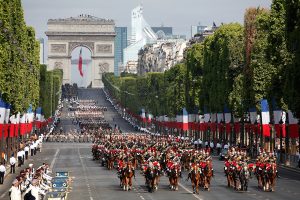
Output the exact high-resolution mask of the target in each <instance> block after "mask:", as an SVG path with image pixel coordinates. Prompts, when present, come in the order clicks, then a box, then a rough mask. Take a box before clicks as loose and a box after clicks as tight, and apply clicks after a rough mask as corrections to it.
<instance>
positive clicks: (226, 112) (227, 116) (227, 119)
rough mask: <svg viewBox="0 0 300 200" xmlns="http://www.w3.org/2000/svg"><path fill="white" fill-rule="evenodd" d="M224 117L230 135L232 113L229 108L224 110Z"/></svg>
mask: <svg viewBox="0 0 300 200" xmlns="http://www.w3.org/2000/svg"><path fill="white" fill-rule="evenodd" d="M224 116H225V130H226V133H227V135H228V134H230V133H231V126H230V122H231V112H230V110H229V109H228V108H227V107H225V108H224Z"/></svg>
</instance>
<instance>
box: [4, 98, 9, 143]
mask: <svg viewBox="0 0 300 200" xmlns="http://www.w3.org/2000/svg"><path fill="white" fill-rule="evenodd" d="M5 104H6V106H5V118H4V126H3V128H4V138H7V137H8V130H9V124H8V123H9V115H10V108H11V105H10V104H8V103H5Z"/></svg>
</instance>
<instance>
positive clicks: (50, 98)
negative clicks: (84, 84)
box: [40, 65, 63, 118]
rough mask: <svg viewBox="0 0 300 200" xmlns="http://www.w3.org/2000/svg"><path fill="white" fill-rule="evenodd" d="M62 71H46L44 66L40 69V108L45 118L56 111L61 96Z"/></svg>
mask: <svg viewBox="0 0 300 200" xmlns="http://www.w3.org/2000/svg"><path fill="white" fill-rule="evenodd" d="M62 78H63V71H62V70H61V69H55V70H51V71H47V66H46V65H41V67H40V107H42V108H43V112H44V115H45V118H48V117H50V116H52V115H53V114H54V112H55V110H56V109H57V106H58V102H59V98H60V96H61V86H62Z"/></svg>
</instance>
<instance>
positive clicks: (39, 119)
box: [35, 107, 42, 129]
mask: <svg viewBox="0 0 300 200" xmlns="http://www.w3.org/2000/svg"><path fill="white" fill-rule="evenodd" d="M35 117H36V121H35V124H36V127H37V128H38V129H40V128H41V127H42V108H41V107H38V108H37V109H36V114H35Z"/></svg>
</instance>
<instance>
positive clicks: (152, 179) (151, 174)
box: [145, 167, 160, 192]
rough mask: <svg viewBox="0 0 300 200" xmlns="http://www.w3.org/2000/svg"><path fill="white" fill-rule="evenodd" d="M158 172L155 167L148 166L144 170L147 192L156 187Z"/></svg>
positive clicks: (154, 189) (152, 190)
mask: <svg viewBox="0 0 300 200" xmlns="http://www.w3.org/2000/svg"><path fill="white" fill-rule="evenodd" d="M159 176H160V172H159V170H158V169H157V168H156V167H148V168H147V170H146V172H145V178H146V185H147V187H148V191H149V192H154V191H156V190H157V188H158V182H159Z"/></svg>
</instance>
